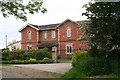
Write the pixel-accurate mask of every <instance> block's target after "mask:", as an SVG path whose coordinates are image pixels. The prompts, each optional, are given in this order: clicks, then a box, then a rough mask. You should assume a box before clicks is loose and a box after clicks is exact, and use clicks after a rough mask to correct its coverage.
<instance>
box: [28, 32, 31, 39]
mask: <svg viewBox="0 0 120 80" xmlns="http://www.w3.org/2000/svg"><path fill="white" fill-rule="evenodd" d="M28 40H31V31H28Z"/></svg>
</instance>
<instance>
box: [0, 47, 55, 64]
mask: <svg viewBox="0 0 120 80" xmlns="http://www.w3.org/2000/svg"><path fill="white" fill-rule="evenodd" d="M1 55H2V61H0V63H2V64H46V63H53V62H54V61H53V60H52V59H51V54H50V53H49V51H48V48H43V49H38V50H28V51H26V50H21V49H15V50H14V51H9V49H6V50H4V51H3V52H2V53H1Z"/></svg>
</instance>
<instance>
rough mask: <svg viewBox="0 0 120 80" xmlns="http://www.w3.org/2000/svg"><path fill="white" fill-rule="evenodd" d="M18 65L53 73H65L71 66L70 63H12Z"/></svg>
mask: <svg viewBox="0 0 120 80" xmlns="http://www.w3.org/2000/svg"><path fill="white" fill-rule="evenodd" d="M13 66H18V67H25V68H29V69H35V70H41V71H47V72H53V73H65V72H67V71H69V70H70V69H71V68H72V65H71V63H54V64H26V65H13Z"/></svg>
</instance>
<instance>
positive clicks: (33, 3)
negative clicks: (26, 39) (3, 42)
mask: <svg viewBox="0 0 120 80" xmlns="http://www.w3.org/2000/svg"><path fill="white" fill-rule="evenodd" d="M42 4H43V0H28V2H27V1H25V2H23V0H3V1H0V10H1V13H2V15H3V16H4V17H5V18H6V17H9V15H13V16H15V17H16V18H19V19H22V20H23V21H27V17H26V15H27V14H28V13H30V14H34V13H35V12H37V13H38V12H40V11H41V12H42V13H45V12H46V11H47V10H46V9H45V8H44V7H42Z"/></svg>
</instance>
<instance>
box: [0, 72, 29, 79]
mask: <svg viewBox="0 0 120 80" xmlns="http://www.w3.org/2000/svg"><path fill="white" fill-rule="evenodd" d="M1 72H2V78H28V77H27V76H23V75H20V74H16V73H12V72H4V71H0V73H1Z"/></svg>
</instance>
